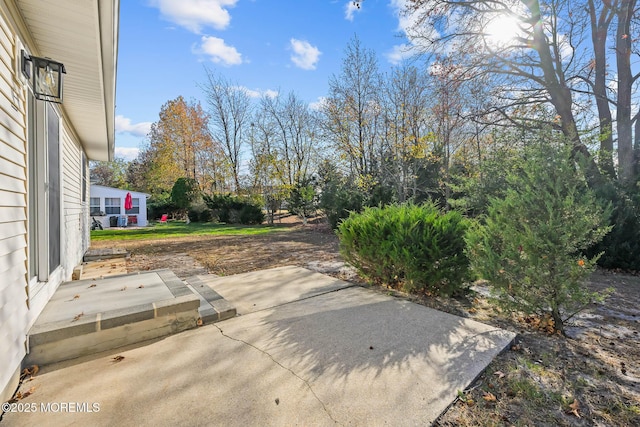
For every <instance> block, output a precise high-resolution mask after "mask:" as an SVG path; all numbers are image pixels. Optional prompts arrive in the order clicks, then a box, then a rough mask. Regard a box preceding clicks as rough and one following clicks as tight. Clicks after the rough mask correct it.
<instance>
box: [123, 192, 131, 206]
mask: <svg viewBox="0 0 640 427" xmlns="http://www.w3.org/2000/svg"><path fill="white" fill-rule="evenodd" d="M132 207H133V200H132V198H131V193H127V195H126V196H125V197H124V208H125V210H129V209H131V208H132Z"/></svg>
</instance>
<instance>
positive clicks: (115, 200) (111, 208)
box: [104, 197, 120, 215]
mask: <svg viewBox="0 0 640 427" xmlns="http://www.w3.org/2000/svg"><path fill="white" fill-rule="evenodd" d="M104 213H106V214H107V215H120V198H119V197H105V198H104Z"/></svg>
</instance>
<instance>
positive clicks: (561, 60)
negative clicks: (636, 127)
mask: <svg viewBox="0 0 640 427" xmlns="http://www.w3.org/2000/svg"><path fill="white" fill-rule="evenodd" d="M636 3H637V0H609V1H604V0H603V1H601V2H597V1H595V0H593V1H589V2H588V3H587V4H586V5H585V4H583V3H581V2H574V1H571V0H546V1H545V0H474V1H468V0H408V1H407V8H406V10H405V12H406V13H408V14H410V15H411V17H412V20H411V22H412V23H413V25H412V26H411V28H410V29H409V30H408V35H409V37H410V38H411V39H412V40H413V42H414V43H415V44H416V45H419V46H421V47H422V48H424V49H425V51H428V52H431V53H438V54H441V55H447V56H449V57H451V58H454V59H455V61H456V62H457V63H458V64H460V65H461V66H462V67H463V68H464V70H465V72H464V77H465V78H473V77H474V76H477V75H485V74H492V75H499V76H500V79H501V81H500V83H501V87H500V89H501V90H500V91H499V92H498V94H497V96H496V98H495V101H496V102H495V104H494V108H493V111H494V112H499V113H501V115H502V117H503V118H504V119H505V120H509V121H511V122H512V123H514V124H522V123H526V124H527V125H529V126H536V125H541V124H545V125H551V126H553V127H555V128H556V129H558V130H560V131H562V132H563V133H564V135H565V136H566V138H567V140H568V141H570V143H571V144H572V146H573V150H574V153H582V154H583V155H584V156H586V157H588V158H590V152H589V150H588V147H587V144H586V143H585V141H583V134H584V131H588V129H589V128H588V120H589V119H588V116H589V114H590V112H591V108H590V103H591V102H593V101H594V100H595V103H596V107H597V111H598V117H597V121H598V127H597V135H599V138H600V149H601V157H602V158H603V159H604V161H603V162H602V166H603V168H604V170H605V171H607V172H608V173H611V172H613V171H612V165H613V163H614V162H613V161H610V160H608V159H607V158H606V155H607V152H609V153H611V151H612V150H613V144H614V141H615V140H616V139H617V150H618V151H617V164H618V172H619V179H620V181H621V182H623V183H629V182H631V181H632V180H633V173H632V171H633V166H634V155H633V154H634V153H633V146H632V145H633V144H632V143H633V132H632V130H633V123H634V120H637V115H636V116H634V115H633V114H632V108H631V105H632V104H633V102H632V99H633V94H634V89H635V84H636V81H637V77H638V75H633V74H632V72H631V64H630V54H631V52H632V51H633V43H634V40H635V37H633V35H632V34H631V31H632V29H633V24H634V22H635V21H634V19H635V18H636V17H637V16H636V15H637V10H636ZM585 6H586V8H585ZM585 10H586V12H587V13H583V11H585ZM496 22H500V25H506V24H505V23H513V24H514V25H513V29H514V30H513V32H514V34H513V37H511V38H510V39H507V40H505V39H502V40H500V41H496V40H495V37H493V34H492V32H493V31H495V30H494V29H495V25H496V24H495V23H496ZM589 29H590V30H591V34H589V33H588V30H589ZM608 48H613V52H615V53H614V55H610V54H608V53H607V49H608ZM612 56H613V57H615V66H614V65H613V64H612V59H611V58H612ZM615 74H617V88H616V90H614V91H612V90H610V85H608V84H607V83H608V82H607V78H608V77H607V76H613V75H615ZM535 105H550V106H552V108H553V110H554V112H555V116H554V117H553V118H552V120H550V121H547V122H546V123H543V122H545V120H544V118H543V120H540V117H536V116H528V117H518V113H519V112H522V111H536V109H535V108H523V107H532V106H535ZM612 106H613V107H614V108H615V109H616V120H617V123H616V126H615V128H614V127H612V125H611V123H612V119H611V115H610V113H611V110H610V108H611V107H612ZM609 155H610V154H609ZM590 172H591V176H592V179H593V180H597V179H598V176H597V168H596V167H595V163H593V161H592V162H591V168H590Z"/></svg>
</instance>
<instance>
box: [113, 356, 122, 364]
mask: <svg viewBox="0 0 640 427" xmlns="http://www.w3.org/2000/svg"><path fill="white" fill-rule="evenodd" d="M112 359H113V363H118V362H120V361H122V360H123V359H124V356H120V355H118V356H116V357H113V358H112Z"/></svg>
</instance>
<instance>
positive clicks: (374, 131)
mask: <svg viewBox="0 0 640 427" xmlns="http://www.w3.org/2000/svg"><path fill="white" fill-rule="evenodd" d="M345 54H346V56H345V58H344V59H343V62H342V72H341V73H340V75H339V76H336V75H333V76H331V78H330V79H329V95H328V97H327V99H326V102H325V104H324V106H323V113H324V117H325V120H324V126H325V129H326V133H327V135H328V136H329V138H330V139H331V140H332V142H333V144H334V146H335V147H336V149H337V151H338V152H340V153H341V154H342V155H343V157H344V158H345V159H346V160H347V162H348V166H349V169H350V172H351V174H352V175H354V176H356V177H358V178H360V179H362V180H372V179H375V178H374V176H375V175H376V174H377V172H378V170H377V169H378V165H379V155H380V150H379V142H380V138H379V136H380V135H379V133H380V131H381V127H382V123H383V115H382V111H381V106H380V100H379V94H380V87H381V83H380V76H379V72H378V63H377V60H376V57H375V53H374V52H373V51H371V50H368V49H366V48H365V47H363V46H362V44H361V43H360V40H359V39H358V37H357V36H354V37H353V38H352V39H351V41H350V42H349V44H348V46H347V48H346V52H345Z"/></svg>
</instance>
